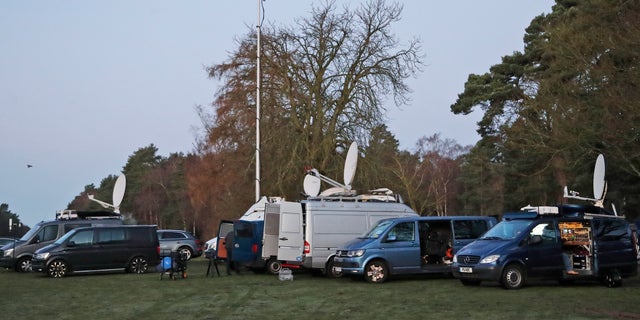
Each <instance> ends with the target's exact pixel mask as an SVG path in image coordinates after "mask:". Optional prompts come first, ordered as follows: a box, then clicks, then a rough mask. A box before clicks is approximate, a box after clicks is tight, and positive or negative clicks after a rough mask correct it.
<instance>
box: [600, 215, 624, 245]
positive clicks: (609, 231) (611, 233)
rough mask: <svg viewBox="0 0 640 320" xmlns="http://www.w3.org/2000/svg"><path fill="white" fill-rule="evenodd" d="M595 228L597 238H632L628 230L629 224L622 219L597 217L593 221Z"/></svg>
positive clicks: (611, 239) (608, 239)
mask: <svg viewBox="0 0 640 320" xmlns="http://www.w3.org/2000/svg"><path fill="white" fill-rule="evenodd" d="M593 228H594V231H593V236H594V238H595V239H596V240H603V241H613V240H622V239H624V240H631V235H630V234H629V233H628V232H627V229H628V224H627V222H626V221H624V220H621V219H620V220H618V219H602V220H599V219H596V220H594V221H593Z"/></svg>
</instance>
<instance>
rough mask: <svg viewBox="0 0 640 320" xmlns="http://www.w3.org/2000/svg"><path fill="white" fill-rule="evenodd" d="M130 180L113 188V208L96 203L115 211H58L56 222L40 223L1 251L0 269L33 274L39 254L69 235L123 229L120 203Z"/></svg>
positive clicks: (122, 178) (119, 178)
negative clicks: (87, 229)
mask: <svg viewBox="0 0 640 320" xmlns="http://www.w3.org/2000/svg"><path fill="white" fill-rule="evenodd" d="M125 187H126V178H125V176H124V175H120V176H119V177H118V179H117V180H116V183H115V185H114V187H113V195H112V196H113V204H111V203H107V202H104V201H100V200H97V199H94V198H93V196H92V195H90V196H89V199H90V200H92V201H95V202H98V203H100V205H101V206H102V207H104V208H110V209H112V210H113V211H108V210H104V211H77V210H58V211H56V215H55V219H54V220H48V221H41V222H38V223H37V224H36V225H35V226H33V228H31V229H30V230H29V232H27V233H25V234H24V235H23V236H22V238H20V239H19V240H16V241H14V242H13V243H9V244H7V245H5V246H4V247H1V248H0V267H3V268H7V269H14V270H15V271H17V272H29V271H31V269H32V268H31V267H32V260H33V255H34V253H35V251H36V250H38V249H40V248H42V247H44V246H46V245H49V244H51V243H53V242H55V241H56V240H58V239H59V238H61V237H62V236H63V235H65V234H66V233H67V232H69V231H71V230H73V229H75V228H80V227H96V226H105V225H109V226H111V225H122V224H123V219H122V216H121V215H120V203H121V202H122V198H123V197H124V191H125Z"/></svg>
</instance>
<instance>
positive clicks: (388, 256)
mask: <svg viewBox="0 0 640 320" xmlns="http://www.w3.org/2000/svg"><path fill="white" fill-rule="evenodd" d="M495 224H496V219H495V218H494V217H487V216H443V217H403V218H392V219H385V220H381V221H379V222H378V223H377V224H376V225H375V226H374V227H373V228H371V230H370V231H369V232H367V233H365V234H364V235H362V236H361V237H358V238H356V239H353V240H351V241H350V242H348V243H346V244H345V245H343V246H342V247H341V248H340V249H339V250H338V251H337V254H336V257H335V258H334V260H333V267H334V270H333V272H334V273H342V274H343V275H345V276H352V277H364V279H365V280H367V281H368V282H372V283H382V282H385V281H386V280H387V279H388V278H389V277H390V276H392V275H400V274H423V273H450V272H451V263H452V261H453V255H454V254H455V252H456V251H457V250H459V249H461V248H462V247H463V246H465V245H466V244H468V243H470V242H472V241H474V240H476V239H477V238H479V237H480V236H482V235H483V234H484V233H485V232H486V231H487V230H489V229H491V227H493V226H494V225H495Z"/></svg>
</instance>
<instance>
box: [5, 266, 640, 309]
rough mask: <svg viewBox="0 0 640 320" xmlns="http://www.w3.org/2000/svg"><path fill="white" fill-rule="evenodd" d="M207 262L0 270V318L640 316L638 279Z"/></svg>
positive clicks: (639, 278)
mask: <svg viewBox="0 0 640 320" xmlns="http://www.w3.org/2000/svg"><path fill="white" fill-rule="evenodd" d="M206 268H207V260H206V259H204V258H197V259H194V260H192V261H190V262H189V264H188V269H187V271H188V279H186V280H182V279H179V280H169V279H167V278H166V277H165V278H164V279H163V280H160V274H159V273H148V274H144V275H135V274H125V273H121V274H120V273H118V274H98V275H78V276H69V277H67V278H62V279H50V278H46V277H44V276H43V275H41V274H34V273H32V274H21V273H15V272H12V271H7V270H4V269H2V270H0V319H5V320H13V319H83V320H91V319H118V320H120V319H154V320H161V319H172V320H180V319H451V320H453V319H640V277H634V278H628V279H625V280H624V283H623V286H622V287H620V288H613V289H611V288H607V287H604V286H603V285H601V284H600V283H597V282H584V283H576V284H574V285H571V286H559V285H558V284H557V283H555V282H534V283H530V284H529V285H528V286H527V287H525V288H523V289H521V290H504V289H502V288H501V287H499V286H498V285H497V284H495V283H483V284H482V285H481V286H479V287H464V286H462V284H460V282H459V281H458V280H456V279H453V278H447V277H444V276H437V277H436V276H426V277H425V276H422V277H401V278H395V279H393V281H390V282H387V283H384V284H369V283H365V282H364V281H353V280H351V279H348V278H341V279H327V278H323V277H319V276H314V275H311V274H310V273H294V280H293V281H279V280H278V277H277V276H272V275H267V274H253V273H251V272H245V273H243V274H241V275H236V274H233V275H232V276H227V275H226V273H225V272H224V266H220V271H221V275H222V276H221V277H217V276H213V277H212V276H209V277H206V276H205V274H206Z"/></svg>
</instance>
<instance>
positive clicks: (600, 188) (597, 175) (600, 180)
mask: <svg viewBox="0 0 640 320" xmlns="http://www.w3.org/2000/svg"><path fill="white" fill-rule="evenodd" d="M604 188H605V181H604V156H603V155H602V154H599V155H598V158H597V159H596V165H595V167H594V169H593V197H594V198H595V199H596V200H601V199H602V197H603V195H604Z"/></svg>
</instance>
